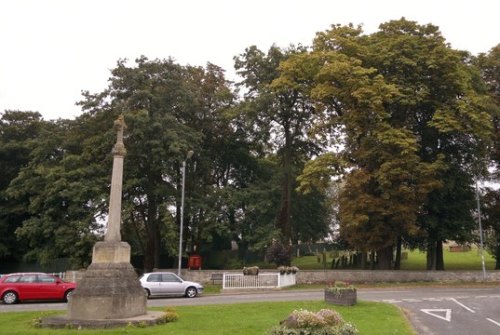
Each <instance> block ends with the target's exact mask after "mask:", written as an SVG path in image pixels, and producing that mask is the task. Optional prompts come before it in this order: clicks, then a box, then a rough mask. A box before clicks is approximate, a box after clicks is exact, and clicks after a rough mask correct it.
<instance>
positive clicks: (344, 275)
mask: <svg viewBox="0 0 500 335" xmlns="http://www.w3.org/2000/svg"><path fill="white" fill-rule="evenodd" d="M157 271H171V272H174V273H177V269H161V270H157ZM261 272H262V273H265V272H278V271H277V270H266V269H262V270H261ZM212 273H243V270H187V269H183V270H182V273H181V277H182V278H184V279H185V280H191V281H196V282H200V283H207V284H208V283H209V284H211V281H210V277H211V275H212ZM81 277H82V271H67V272H66V277H65V278H66V280H69V281H76V282H78V280H79V278H81ZM296 278H297V284H313V283H327V282H332V281H335V280H343V281H349V282H353V283H371V282H403V283H404V282H412V281H429V282H432V281H465V282H480V281H483V272H482V271H402V270H398V271H391V270H326V271H325V270H299V272H297V277H296ZM486 281H489V282H500V270H495V271H486Z"/></svg>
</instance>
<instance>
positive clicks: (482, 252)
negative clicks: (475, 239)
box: [476, 178, 486, 281]
mask: <svg viewBox="0 0 500 335" xmlns="http://www.w3.org/2000/svg"><path fill="white" fill-rule="evenodd" d="M476 201H477V221H478V224H479V251H480V253H481V267H482V268H483V281H484V280H486V266H485V264H484V251H483V248H484V246H483V225H482V224H481V204H480V202H479V182H478V180H477V178H476Z"/></svg>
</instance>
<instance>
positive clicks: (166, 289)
mask: <svg viewBox="0 0 500 335" xmlns="http://www.w3.org/2000/svg"><path fill="white" fill-rule="evenodd" d="M139 280H140V282H141V285H142V287H143V288H144V291H145V292H146V296H147V297H148V298H149V297H152V296H186V297H188V298H194V297H196V296H197V295H198V294H201V293H203V285H201V284H200V283H196V282H192V281H187V280H184V279H182V278H181V277H179V276H178V275H176V274H175V273H172V272H149V273H145V274H143V275H142V276H141V278H140V279H139Z"/></svg>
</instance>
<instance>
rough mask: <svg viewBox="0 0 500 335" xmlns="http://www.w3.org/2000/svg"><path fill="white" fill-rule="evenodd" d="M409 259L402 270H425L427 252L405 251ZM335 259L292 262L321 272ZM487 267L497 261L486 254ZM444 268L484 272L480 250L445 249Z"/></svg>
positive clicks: (306, 268)
mask: <svg viewBox="0 0 500 335" xmlns="http://www.w3.org/2000/svg"><path fill="white" fill-rule="evenodd" d="M404 252H407V253H408V258H407V259H405V260H402V261H401V270H422V271H423V270H425V266H426V260H425V252H421V251H418V250H413V251H411V250H405V251H404ZM332 260H333V258H332V257H331V255H329V254H327V259H326V265H325V264H323V260H322V259H321V258H320V261H319V262H318V257H317V256H302V257H296V258H294V259H293V260H292V264H293V265H295V266H297V267H298V268H299V269H303V270H321V269H323V268H324V267H325V266H326V268H330V265H331V263H332ZM484 260H485V266H486V269H487V270H493V269H494V268H495V259H494V258H493V257H492V256H491V255H490V254H489V253H488V252H486V251H485V252H484ZM444 268H445V270H482V265H481V256H480V253H479V250H478V249H477V248H475V247H473V248H472V249H471V250H470V251H465V252H450V251H449V249H448V248H445V249H444Z"/></svg>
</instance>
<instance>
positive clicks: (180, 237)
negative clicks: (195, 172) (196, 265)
mask: <svg viewBox="0 0 500 335" xmlns="http://www.w3.org/2000/svg"><path fill="white" fill-rule="evenodd" d="M192 156H193V151H192V150H189V151H188V153H187V155H186V159H185V160H184V161H183V162H182V191H181V224H180V227H179V267H178V269H177V275H178V276H180V275H181V265H182V233H183V231H184V189H185V185H186V161H187V160H188V159H189V158H191V157H192Z"/></svg>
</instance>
